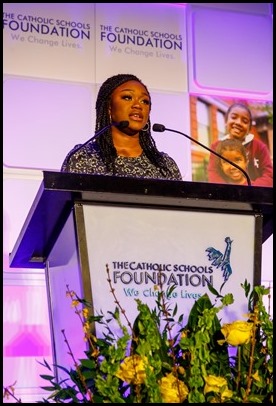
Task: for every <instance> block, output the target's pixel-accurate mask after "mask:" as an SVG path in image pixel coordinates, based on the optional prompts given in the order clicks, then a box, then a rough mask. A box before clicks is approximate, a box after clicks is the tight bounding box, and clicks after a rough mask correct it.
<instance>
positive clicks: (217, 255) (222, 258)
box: [205, 237, 233, 282]
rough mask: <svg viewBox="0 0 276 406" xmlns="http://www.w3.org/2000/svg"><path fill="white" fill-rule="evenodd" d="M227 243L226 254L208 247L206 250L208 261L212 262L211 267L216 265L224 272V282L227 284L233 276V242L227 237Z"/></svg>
mask: <svg viewBox="0 0 276 406" xmlns="http://www.w3.org/2000/svg"><path fill="white" fill-rule="evenodd" d="M224 241H225V242H226V248H225V251H224V253H222V252H220V251H219V250H217V249H216V248H214V247H208V248H206V250H205V251H206V252H207V253H208V254H207V255H208V259H209V261H212V262H211V265H214V266H215V267H216V268H221V271H222V272H223V274H222V276H223V278H224V282H226V281H227V280H228V279H229V276H230V275H231V274H232V268H231V265H230V254H231V244H232V242H233V240H231V239H230V237H226V238H225V240H224Z"/></svg>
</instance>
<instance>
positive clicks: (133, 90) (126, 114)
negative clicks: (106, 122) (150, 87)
mask: <svg viewBox="0 0 276 406" xmlns="http://www.w3.org/2000/svg"><path fill="white" fill-rule="evenodd" d="M150 108H151V100H150V96H149V94H148V92H147V90H146V89H145V87H144V86H143V85H142V84H141V83H140V82H137V81H135V80H131V81H129V82H125V83H123V84H122V85H120V86H118V87H117V88H116V89H115V90H114V91H113V93H112V95H111V100H110V114H111V119H112V121H115V122H120V121H128V122H129V126H128V128H129V129H131V130H132V131H135V132H139V131H140V130H141V129H142V128H144V127H145V125H146V124H147V122H148V118H149V113H150Z"/></svg>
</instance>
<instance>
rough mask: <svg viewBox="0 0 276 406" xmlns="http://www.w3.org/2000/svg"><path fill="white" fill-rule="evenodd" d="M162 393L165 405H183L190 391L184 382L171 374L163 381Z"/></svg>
mask: <svg viewBox="0 0 276 406" xmlns="http://www.w3.org/2000/svg"><path fill="white" fill-rule="evenodd" d="M160 393H161V396H162V401H163V402H164V403H182V402H183V401H184V400H185V399H186V397H187V395H188V393H189V391H188V388H187V386H186V385H185V383H184V382H182V381H180V380H179V379H177V378H176V377H175V376H174V375H173V374H172V373H170V374H167V375H166V376H164V377H163V378H162V379H161V381H160Z"/></svg>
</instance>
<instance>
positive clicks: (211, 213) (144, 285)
mask: <svg viewBox="0 0 276 406" xmlns="http://www.w3.org/2000/svg"><path fill="white" fill-rule="evenodd" d="M272 213H273V200H272V188H265V187H247V186H234V185H220V184H210V183H200V182H184V181H183V182H181V181H161V180H147V179H134V178H122V177H112V176H98V175H85V174H70V173H61V172H50V171H44V172H43V181H42V183H41V186H40V189H39V191H38V193H37V195H36V197H35V200H34V202H33V204H32V207H31V209H30V211H29V214H28V216H27V218H26V221H25V223H24V225H23V228H22V231H21V233H20V235H19V237H18V239H17V242H16V244H15V246H14V249H13V250H12V252H11V253H10V266H11V267H12V268H43V269H45V275H46V283H47V295H48V304H49V316H50V326H51V335H52V349H53V356H54V363H56V364H60V365H63V366H69V365H72V360H71V359H70V358H69V356H68V354H67V353H68V349H67V347H66V346H65V344H64V337H63V335H62V334H61V330H64V331H65V333H66V337H67V339H68V341H69V343H70V346H71V348H72V350H73V353H74V355H75V358H82V357H83V351H84V349H85V348H84V345H85V344H84V341H83V332H82V326H81V325H80V323H79V320H78V319H77V316H76V315H75V314H74V310H72V308H71V303H70V300H69V299H68V298H67V297H66V287H69V289H70V290H73V291H75V292H76V293H77V294H78V295H79V297H81V298H85V299H86V300H88V301H89V302H90V303H91V304H92V309H93V311H94V312H95V313H99V312H100V311H103V313H105V312H106V311H107V310H110V311H113V310H114V309H115V304H114V299H113V297H112V295H111V293H110V287H109V285H108V283H107V274H106V266H105V265H106V264H108V265H109V268H110V272H111V279H112V283H113V286H114V287H115V290H116V293H117V295H118V297H119V300H120V302H122V304H123V306H125V308H126V310H128V311H129V312H130V313H131V314H133V318H134V317H135V308H136V305H135V303H136V302H135V300H134V299H135V298H138V297H139V298H140V299H142V300H145V301H149V304H150V303H155V302H154V301H155V293H154V285H155V284H156V278H157V276H156V275H157V274H158V269H159V270H160V269H162V275H163V276H162V277H163V280H162V283H164V284H165V285H166V286H168V285H170V284H175V285H176V287H177V289H176V293H175V295H176V296H175V297H174V300H175V301H177V303H178V307H179V309H180V311H183V309H185V311H187V312H188V310H189V308H190V307H191V306H192V303H193V302H194V300H195V299H196V298H197V297H199V296H200V295H201V294H203V293H204V292H205V291H208V289H207V283H206V281H209V282H211V283H213V284H214V286H215V287H216V288H219V286H218V284H219V285H221V284H222V283H223V282H224V281H226V283H225V289H227V292H228V291H229V290H230V291H232V292H233V293H234V294H235V295H236V294H237V295H238V296H239V293H237V292H239V287H240V284H241V283H243V282H244V280H245V278H246V279H247V280H248V281H249V282H251V283H252V284H259V283H260V280H261V262H262V243H263V242H264V241H265V240H266V239H267V238H268V237H269V236H270V235H271V234H272V232H273V226H272ZM214 253H215V254H216V255H215V254H214ZM212 255H213V256H212ZM223 261H224V263H227V264H228V268H227V272H225V271H224V272H222V271H223V267H222V262H223ZM242 294H243V293H242V290H241V295H242ZM244 306H245V303H244V298H241V299H240V302H239V299H238V302H237V305H236V308H235V311H234V313H233V314H226V315H225V316H226V319H227V320H228V319H237V317H239V318H240V317H241V315H240V311H241V312H244V310H246V309H244ZM128 316H129V315H128ZM130 319H131V317H130ZM227 320H226V321H227ZM96 334H97V330H96ZM98 334H100V332H98ZM57 373H58V372H57Z"/></svg>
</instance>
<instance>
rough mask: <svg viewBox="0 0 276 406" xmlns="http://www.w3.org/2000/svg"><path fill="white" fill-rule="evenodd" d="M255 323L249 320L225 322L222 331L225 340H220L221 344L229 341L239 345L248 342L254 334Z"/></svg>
mask: <svg viewBox="0 0 276 406" xmlns="http://www.w3.org/2000/svg"><path fill="white" fill-rule="evenodd" d="M252 328H253V323H249V322H247V321H234V322H233V323H229V324H224V325H223V326H222V328H221V332H222V334H223V335H224V338H225V340H218V343H219V344H223V343H224V342H227V343H228V344H230V345H233V346H237V345H243V344H248V343H249V341H250V338H251V334H252Z"/></svg>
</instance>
